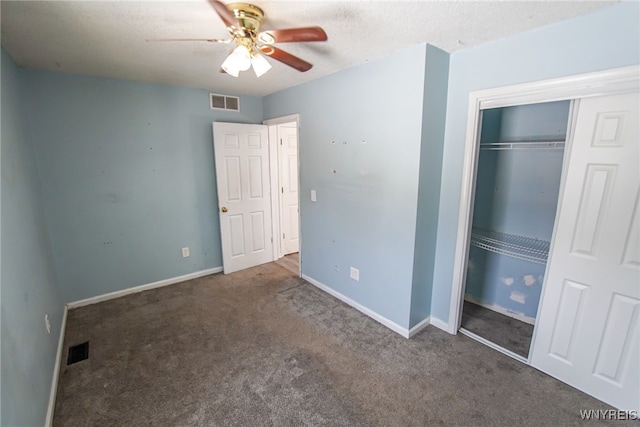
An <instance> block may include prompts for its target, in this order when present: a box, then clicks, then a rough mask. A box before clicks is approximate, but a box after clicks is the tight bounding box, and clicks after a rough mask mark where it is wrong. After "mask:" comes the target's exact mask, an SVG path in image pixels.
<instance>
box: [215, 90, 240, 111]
mask: <svg viewBox="0 0 640 427" xmlns="http://www.w3.org/2000/svg"><path fill="white" fill-rule="evenodd" d="M210 96H211V109H213V110H229V111H240V98H238V97H237V96H227V95H219V94H217V93H211V94H210Z"/></svg>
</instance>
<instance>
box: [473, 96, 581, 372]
mask: <svg viewBox="0 0 640 427" xmlns="http://www.w3.org/2000/svg"><path fill="white" fill-rule="evenodd" d="M570 107H571V102H570V101H556V102H548V103H539V104H529V105H518V106H512V107H503V108H494V109H486V110H483V111H482V112H481V113H482V121H481V131H480V144H479V154H478V161H477V176H476V190H475V198H474V203H473V206H474V208H473V215H472V225H471V227H472V228H471V239H470V247H469V249H468V253H469V257H468V264H467V276H466V285H465V294H464V304H463V313H462V323H461V327H462V328H463V332H466V333H469V332H470V333H472V334H474V335H477V336H478V337H480V338H482V339H484V340H487V341H489V342H491V343H493V344H495V345H498V346H500V347H502V348H503V349H505V350H507V351H510V352H513V353H515V354H516V355H518V356H520V357H522V358H523V359H525V360H526V359H527V358H528V356H529V348H530V346H531V339H532V337H533V328H534V325H535V321H536V313H537V311H538V304H539V302H540V297H541V294H542V284H543V282H544V276H545V270H546V263H547V258H548V254H549V247H550V242H551V238H552V234H553V227H554V223H555V215H556V210H557V205H558V197H559V193H560V181H561V175H562V170H563V168H562V166H563V158H564V147H565V143H566V139H567V130H568V125H569V118H570Z"/></svg>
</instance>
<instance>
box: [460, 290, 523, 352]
mask: <svg viewBox="0 0 640 427" xmlns="http://www.w3.org/2000/svg"><path fill="white" fill-rule="evenodd" d="M462 327H463V328H465V329H466V330H468V331H471V332H473V333H474V334H476V335H479V336H481V337H482V338H484V339H487V340H489V341H491V342H492V343H494V344H498V345H499V346H500V347H502V348H506V349H507V350H511V351H513V352H514V353H516V354H519V355H520V356H523V357H525V358H526V357H528V356H529V347H531V338H532V337H533V325H529V324H528V323H524V322H521V321H519V320H516V319H514V318H513V317H509V316H505V315H504V314H500V313H496V312H495V311H493V310H489V309H488V308H484V307H481V306H479V305H476V304H473V303H471V302H469V301H465V302H464V306H463V309H462Z"/></svg>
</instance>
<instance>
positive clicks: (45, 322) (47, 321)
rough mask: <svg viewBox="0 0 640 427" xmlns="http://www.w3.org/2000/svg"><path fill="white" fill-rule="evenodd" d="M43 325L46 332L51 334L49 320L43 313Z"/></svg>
mask: <svg viewBox="0 0 640 427" xmlns="http://www.w3.org/2000/svg"><path fill="white" fill-rule="evenodd" d="M44 326H45V327H46V328H47V333H48V334H49V335H51V322H49V315H48V314H45V315H44Z"/></svg>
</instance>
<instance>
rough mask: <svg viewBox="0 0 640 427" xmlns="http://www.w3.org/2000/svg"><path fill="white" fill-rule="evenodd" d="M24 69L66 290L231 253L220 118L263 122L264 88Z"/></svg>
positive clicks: (82, 293) (139, 280) (133, 282)
mask: <svg viewBox="0 0 640 427" xmlns="http://www.w3.org/2000/svg"><path fill="white" fill-rule="evenodd" d="M24 73H25V78H26V82H27V84H28V87H29V91H28V109H29V113H30V114H29V120H30V124H31V128H32V130H33V139H34V141H35V146H36V153H37V157H38V168H39V171H40V173H41V176H42V181H43V194H44V204H45V206H46V209H47V218H48V220H49V224H50V226H51V234H52V241H53V243H54V249H55V251H54V253H55V259H56V264H57V266H58V271H59V277H60V283H61V288H62V291H63V295H64V298H65V301H67V302H70V301H76V300H79V299H84V298H88V297H92V296H95V295H100V294H104V293H108V292H112V291H117V290H121V289H126V288H130V287H132V286H137V285H142V284H146V283H150V282H154V281H157V280H162V279H167V278H171V277H177V276H181V275H184V274H188V273H192V272H196V271H200V270H204V269H209V268H213V267H219V266H221V265H222V258H221V248H220V232H219V222H218V209H217V193H216V182H215V172H214V166H213V165H214V159H213V144H212V128H211V123H212V122H213V121H217V120H219V121H228V122H241V123H260V122H261V120H262V101H261V99H260V98H255V97H245V96H242V97H240V106H241V112H240V113H235V112H227V111H219V110H211V109H210V108H209V98H208V91H205V90H198V89H187V88H180V87H172V86H165V85H157V84H147V83H138V82H131V81H123V80H111V79H104V78H97V77H86V76H78V75H70V74H61V73H52V72H45V71H36V70H25V71H24ZM185 246H188V247H189V248H190V252H191V256H190V257H188V258H182V255H181V248H182V247H185Z"/></svg>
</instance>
